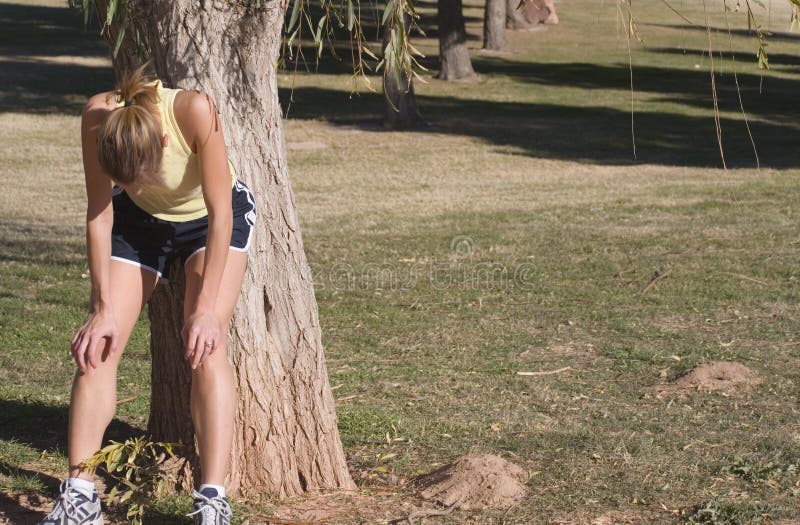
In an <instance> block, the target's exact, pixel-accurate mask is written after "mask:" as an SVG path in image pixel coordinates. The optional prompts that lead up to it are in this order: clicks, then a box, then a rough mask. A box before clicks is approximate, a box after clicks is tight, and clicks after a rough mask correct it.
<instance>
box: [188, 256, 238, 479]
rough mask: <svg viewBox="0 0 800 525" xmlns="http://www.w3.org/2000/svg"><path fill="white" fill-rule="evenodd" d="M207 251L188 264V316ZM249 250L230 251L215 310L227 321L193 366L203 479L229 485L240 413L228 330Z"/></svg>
mask: <svg viewBox="0 0 800 525" xmlns="http://www.w3.org/2000/svg"><path fill="white" fill-rule="evenodd" d="M204 255H205V252H203V251H201V252H198V253H197V254H195V255H194V256H193V257H191V258H190V259H189V260H188V261H187V262H186V297H187V300H186V303H185V310H184V319H185V318H187V317H188V316H189V314H190V313H191V311H192V306H193V305H192V304H191V300H192V298H196V297H197V294H198V291H199V290H200V285H201V284H202V274H203V264H204V261H205V258H204ZM246 267H247V254H246V253H242V252H237V251H235V250H230V251H229V253H228V260H227V263H226V264H225V271H224V272H223V275H222V282H221V283H220V286H219V293H218V294H217V302H216V305H215V312H216V314H217V317H218V319H219V320H220V322H221V323H222V334H223V336H222V337H221V340H220V341H219V342H218V343H217V347H216V350H215V351H214V353H212V354H211V355H210V356H209V357H207V358H206V360H205V363H204V364H203V365H202V366H198V367H197V368H196V369H194V370H192V399H191V407H192V420H193V421H194V428H195V433H196V434H197V444H198V447H199V449H200V468H201V475H202V477H201V479H202V483H209V484H213V485H224V484H225V476H226V474H227V473H228V466H229V463H230V455H231V444H232V442H233V418H234V414H235V413H236V403H237V396H236V386H235V383H234V375H233V367H232V366H231V364H230V361H229V360H228V346H227V328H228V323H229V321H230V319H231V316H232V315H233V308H234V306H235V305H236V301H237V299H238V297H239V293H240V292H241V290H242V281H243V280H244V272H245V268H246Z"/></svg>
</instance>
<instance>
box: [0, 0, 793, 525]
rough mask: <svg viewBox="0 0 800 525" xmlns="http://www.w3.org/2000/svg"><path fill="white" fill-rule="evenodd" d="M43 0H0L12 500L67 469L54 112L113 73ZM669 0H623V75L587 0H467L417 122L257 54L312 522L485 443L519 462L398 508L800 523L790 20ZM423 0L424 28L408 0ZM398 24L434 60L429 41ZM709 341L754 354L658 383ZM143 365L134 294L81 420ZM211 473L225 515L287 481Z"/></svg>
mask: <svg viewBox="0 0 800 525" xmlns="http://www.w3.org/2000/svg"><path fill="white" fill-rule="evenodd" d="M729 4H731V7H732V8H733V7H735V6H734V5H733V3H731V2H729ZM61 5H62V4H61V3H60V2H58V1H55V0H52V1H51V0H37V1H29V2H26V3H25V5H18V4H10V3H5V2H3V3H2V4H0V71H2V75H0V112H2V113H0V137H1V138H2V140H0V183H1V184H2V191H1V192H0V516H5V519H6V520H7V521H9V522H10V523H28V522H31V521H35V519H36V518H37V517H40V516H41V515H42V514H41V509H42V508H44V507H46V506H47V504H48V501H49V498H51V497H52V496H53V494H54V490H55V489H56V487H57V484H58V478H59V477H60V476H62V475H63V474H64V472H65V468H66V460H65V456H64V454H65V449H64V446H65V436H64V434H65V427H66V418H67V406H68V401H69V386H70V382H71V376H72V371H73V364H72V362H71V360H70V356H69V354H68V351H67V346H68V341H69V339H70V337H71V335H72V334H73V331H74V329H75V328H76V326H77V325H78V324H79V323H80V321H81V320H82V318H83V316H84V314H85V311H86V305H87V297H88V290H89V281H88V279H87V268H86V264H85V257H84V252H83V224H82V220H83V209H82V206H83V202H84V194H83V188H82V171H81V159H80V148H79V140H78V130H79V113H80V108H81V106H82V104H83V101H84V100H85V98H86V97H87V96H88V95H90V94H92V93H94V92H97V91H101V90H106V89H107V88H108V87H109V86H110V83H111V81H112V76H111V72H110V68H109V61H108V59H107V54H106V52H105V50H104V48H103V47H102V45H101V44H100V43H99V41H98V40H97V38H95V37H93V36H92V35H86V34H84V33H83V31H82V29H81V15H80V14H76V13H74V12H70V11H68V10H67V9H65V8H63V7H61ZM671 5H673V6H674V7H675V8H676V9H678V10H679V11H680V12H681V14H682V15H683V17H685V19H683V18H681V17H679V16H678V15H676V14H675V13H673V12H672V11H671V10H670V9H669V8H668V7H667V5H666V4H665V3H661V2H649V3H644V2H642V3H638V2H635V3H634V15H635V17H636V19H637V22H638V24H637V29H638V36H639V37H640V38H641V41H640V40H638V39H636V38H634V39H633V41H632V43H631V62H632V65H633V85H634V91H633V93H631V91H630V86H629V64H628V60H629V55H628V46H627V39H626V34H625V26H626V24H625V23H624V22H623V21H621V19H620V14H619V12H618V8H617V3H616V2H613V1H610V0H609V1H605V2H604V1H602V0H575V1H570V2H562V3H558V4H557V6H558V8H559V10H560V11H559V15H560V18H561V24H560V25H558V26H556V27H547V28H546V29H543V30H540V31H533V32H518V33H513V34H512V35H511V37H510V38H511V52H510V53H508V54H506V55H487V54H482V53H481V52H480V44H481V39H480V34H481V17H482V9H481V8H480V6H479V5H478V3H476V2H473V1H468V2H467V7H466V10H465V14H466V17H467V24H468V30H469V40H468V43H469V46H470V49H471V52H472V57H473V60H474V65H475V68H476V70H477V71H478V72H479V75H480V76H479V78H478V79H477V80H476V81H473V82H464V83H444V82H442V81H438V80H436V79H434V78H431V77H430V76H427V77H426V78H425V80H426V81H425V82H418V83H417V85H416V89H417V93H418V100H419V106H420V110H421V112H422V114H423V116H424V117H425V119H426V121H427V122H428V123H429V125H428V126H426V127H425V128H423V129H421V130H418V131H414V132H387V131H384V130H383V129H382V128H381V125H380V120H379V117H380V114H381V110H382V105H381V102H382V99H381V96H380V94H378V93H374V92H370V91H369V90H368V89H367V88H365V87H364V86H363V85H360V87H359V88H358V91H357V93H354V92H353V81H352V76H351V75H350V73H349V71H348V67H349V66H348V64H346V63H345V64H337V63H335V62H334V61H333V60H332V59H330V58H326V59H324V60H323V62H322V63H321V64H320V65H319V67H318V68H317V67H316V66H315V65H314V64H308V65H307V67H306V66H304V65H303V64H300V66H299V68H298V72H297V73H296V74H294V73H293V72H292V71H291V70H287V71H283V72H282V73H281V74H280V85H281V100H282V103H283V107H284V109H288V117H287V120H286V121H285V127H286V137H287V141H288V145H287V147H288V158H289V171H290V175H291V181H292V186H293V190H294V193H295V198H296V204H297V210H298V214H299V217H300V223H301V225H302V233H303V240H304V244H305V250H306V254H307V256H308V259H309V262H310V264H311V266H312V268H313V272H314V278H315V285H316V296H317V301H318V304H319V310H320V319H321V325H322V330H323V342H324V346H325V353H326V358H327V364H328V370H329V373H330V381H331V385H332V387H333V388H334V394H335V396H336V397H337V412H338V417H339V429H340V432H341V437H342V439H343V442H344V446H345V449H346V452H347V457H348V460H349V463H350V467H351V472H352V473H353V476H354V479H355V480H356V481H357V483H358V485H359V488H360V494H361V496H363V498H364V499H362V500H358V502H357V504H355V505H353V506H351V507H350V508H349V510H348V511H347V512H348V515H347V516H346V517H342V516H341V515H340V516H339V517H335V516H333V515H331V516H330V517H329V519H328V520H327V521H323V522H327V523H353V524H355V523H389V522H390V520H392V519H399V518H402V517H403V516H404V513H403V512H407V511H408V509H409V508H410V507H400V506H392V505H390V504H388V503H387V504H385V505H384V504H380V503H370V502H371V501H380V500H379V499H370V498H378V497H379V496H380V495H385V496H386V498H387V499H386V501H387V502H388V501H390V500H391V501H403V500H405V501H407V502H413V504H414V506H416V507H419V506H422V503H421V502H419V501H418V500H417V499H414V496H413V495H412V494H411V489H410V484H409V483H408V481H409V480H411V479H412V478H413V477H414V476H416V475H418V474H421V473H424V472H429V471H431V470H433V469H434V468H436V467H437V466H440V465H442V464H444V463H447V462H449V461H452V460H454V459H456V458H458V457H460V456H462V455H464V454H467V453H479V452H489V453H493V454H497V455H500V456H502V457H503V458H505V459H507V460H509V461H511V462H513V463H516V464H517V465H519V466H521V467H522V468H523V469H524V470H525V472H526V473H527V475H526V480H525V482H526V486H527V495H526V496H525V498H524V499H523V500H522V501H521V503H520V504H519V505H518V506H516V507H514V508H512V509H510V510H504V511H479V510H471V511H467V510H456V511H455V512H453V513H452V514H450V515H447V516H442V517H436V518H427V519H426V521H425V523H442V524H456V523H480V524H501V523H502V524H553V525H555V524H567V523H574V524H589V523H596V524H612V523H631V524H639V523H642V524H650V523H653V524H678V523H705V524H712V525H722V524H751V523H752V524H768V523H783V524H789V523H800V521H798V520H800V511H798V509H800V412H799V409H800V406H799V405H798V394H800V359H799V358H800V339H798V328H800V315H798V314H800V309H798V295H799V292H800V288H799V286H800V281H798V279H800V270H799V269H798V247H800V234H798V227H797V226H798V224H799V223H800V208H799V207H798V195H799V194H800V191H799V190H800V180H799V179H798V175H800V169H799V168H800V156H799V155H798V144H800V140H799V139H800V118H799V117H800V112H798V93H800V34H798V33H797V32H790V30H789V29H790V28H789V18H788V8H787V5H788V3H787V2H784V1H779V0H772V1H771V2H770V1H769V0H767V3H766V4H765V5H764V7H760V6H758V5H755V4H754V9H755V11H756V15H757V16H758V21H759V23H760V24H762V25H763V27H764V28H766V29H769V30H770V31H771V32H772V35H771V36H770V37H769V41H768V43H769V45H768V48H767V50H768V52H769V57H770V58H769V60H770V66H771V69H770V70H769V71H766V72H765V71H759V70H758V68H757V64H756V60H755V52H756V49H757V46H758V44H757V40H756V38H755V37H754V36H753V34H752V33H750V32H748V30H747V20H746V17H745V16H744V14H743V12H742V9H743V5H741V6H740V9H739V10H738V11H732V12H730V13H729V14H728V22H729V23H730V27H731V30H730V31H729V30H728V25H727V24H728V22H726V19H725V16H724V12H723V11H722V7H721V6H722V2H719V1H716V2H708V16H709V26H710V30H709V31H706V28H705V25H704V12H703V4H700V3H694V2H675V3H673V4H671ZM421 6H422V12H423V14H424V16H425V19H424V21H423V25H424V26H425V28H426V29H427V30H428V37H430V36H431V35H434V32H433V29H434V28H433V27H432V26H431V24H430V23H429V22H425V20H427V21H430V20H431V17H432V13H433V8H434V5H433V4H431V3H426V2H423V3H422V4H421ZM709 39H710V41H711V45H712V47H713V49H714V53H713V64H714V68H715V71H716V72H717V74H718V75H717V77H716V88H717V91H718V97H719V108H720V112H719V123H720V126H721V130H722V142H723V146H724V152H725V160H726V163H727V167H728V169H727V170H723V169H721V166H722V161H721V158H720V152H719V147H718V144H717V136H716V131H715V121H714V111H713V101H712V92H711V79H710V75H709V65H710V64H709V55H708V53H707V49H708V45H709ZM416 41H417V42H418V44H419V47H420V49H421V50H422V52H423V53H425V54H426V55H427V58H426V60H425V61H424V62H423V63H426V64H429V65H432V66H435V56H436V53H437V47H436V44H435V41H434V40H433V39H431V38H422V37H417V38H416ZM732 50H733V51H734V52H735V53H734V54H735V57H736V61H735V66H736V72H737V75H736V76H734V74H733V73H734V71H733V64H734V62H733V60H732V58H733V56H734V54H732V53H731V51H732ZM737 80H738V85H739V88H740V92H741V96H742V101H743V104H744V109H745V111H746V114H747V116H748V118H749V127H750V130H751V132H752V138H753V140H754V142H755V146H756V148H757V151H758V159H759V165H760V167H759V168H757V164H756V158H755V155H754V152H753V146H752V145H751V142H750V137H749V134H748V133H747V128H746V126H745V121H744V118H743V115H742V112H741V110H740V108H739V98H738V96H737V90H736V81H737ZM373 84H374V85H375V86H378V85H379V81H378V80H377V79H376V78H374V77H373ZM290 100H291V101H292V102H291V104H289V101H290ZM632 100H633V109H634V111H635V113H634V120H633V122H634V131H635V144H636V158H635V159H634V155H633V145H632V142H633V141H632V139H633V137H632V133H631V114H630V111H631V104H632ZM707 361H731V362H737V363H740V364H742V365H745V366H747V367H749V368H750V369H751V370H752V371H754V373H756V374H758V376H759V377H760V378H761V382H758V381H751V382H750V384H746V385H743V386H740V387H738V388H735V389H731V390H723V391H714V392H705V391H701V390H698V391H696V392H688V393H685V394H684V395H672V394H671V395H666V396H665V395H661V394H660V388H661V387H663V386H665V385H667V386H669V385H671V384H673V382H674V381H676V380H677V379H678V378H679V377H680V375H681V374H682V373H683V372H685V371H687V370H690V369H691V368H692V367H694V366H696V365H698V364H700V363H703V362H707ZM566 367H568V368H566ZM558 370H561V371H560V372H558V373H552V374H548V375H533V376H531V375H520V374H518V372H553V371H558ZM149 377H150V376H149V358H148V331H147V322H146V316H144V317H143V318H142V322H141V323H140V325H139V327H138V329H137V331H136V332H135V334H134V336H133V338H132V340H131V343H130V345H129V347H128V349H127V350H126V356H125V358H124V360H123V365H122V368H121V370H120V375H119V389H120V392H119V400H120V403H119V409H118V415H117V419H116V420H115V422H114V423H113V425H112V427H111V429H110V430H109V435H108V437H117V438H118V437H123V436H126V435H131V434H135V433H137V432H141V431H142V429H143V428H144V426H145V424H146V417H147V413H148V403H149V385H148V383H149ZM235 503H236V507H237V509H239V513H238V516H239V518H240V522H248V521H249V522H250V523H259V522H263V519H262V520H261V521H259V518H258V516H259V515H268V514H270V513H276V512H278V511H279V510H280V509H281V508H283V509H284V510H285V509H287V508H289V507H291V505H294V507H292V508H297V509H301V508H303V505H304V503H303V501H302V500H297V501H294V502H291V505H289V507H287V506H286V503H285V502H284V503H282V502H278V501H276V500H266V501H263V502H251V501H236V502H235ZM329 503H330V504H331V505H335V502H329ZM187 504H188V499H187V498H186V497H185V496H179V497H175V498H165V499H163V500H160V501H158V502H156V503H154V505H153V507H152V508H151V509H150V510H149V511H148V515H147V516H148V520H147V523H187V522H188V521H187V518H183V517H182V514H183V513H184V512H185V511H186V510H185V509H186V506H187ZM425 505H426V506H428V507H430V506H432V504H431V503H427V504H425ZM401 510H403V512H400V511H401ZM300 515H301V513H299V511H298V514H297V516H300ZM3 519H4V518H0V522H2V520H3ZM792 520H794V521H792Z"/></svg>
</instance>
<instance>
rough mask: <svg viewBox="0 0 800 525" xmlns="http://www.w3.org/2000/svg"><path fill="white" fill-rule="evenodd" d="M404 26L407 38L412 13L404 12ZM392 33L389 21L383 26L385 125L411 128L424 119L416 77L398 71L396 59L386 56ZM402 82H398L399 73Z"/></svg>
mask: <svg viewBox="0 0 800 525" xmlns="http://www.w3.org/2000/svg"><path fill="white" fill-rule="evenodd" d="M403 27H404V28H405V32H406V38H408V35H409V34H410V33H411V15H409V14H408V13H403ZM390 39H391V34H390V31H389V23H388V21H387V23H386V25H385V26H384V28H383V50H384V57H385V58H386V59H387V60H386V67H384V69H383V96H384V103H383V108H384V109H383V125H384V126H385V127H386V128H388V129H410V128H414V127H416V126H417V125H418V124H419V123H420V122H421V120H422V117H421V115H420V114H419V110H418V109H417V97H416V95H414V81H413V80H414V79H413V78H411V77H409V76H408V75H407V74H406V73H404V72H403V71H402V70H400V71H398V70H397V67H396V64H395V62H394V60H391V58H390V57H387V56H386V49H387V46H388V45H389V41H390ZM398 73H399V75H400V83H399V84H398V83H397V74H398Z"/></svg>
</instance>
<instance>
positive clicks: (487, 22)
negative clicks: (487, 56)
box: [483, 0, 508, 51]
mask: <svg viewBox="0 0 800 525" xmlns="http://www.w3.org/2000/svg"><path fill="white" fill-rule="evenodd" d="M507 45H508V41H507V40H506V0H486V9H485V11H484V14H483V49H489V50H491V51H502V50H504V49H505V48H506V46H507Z"/></svg>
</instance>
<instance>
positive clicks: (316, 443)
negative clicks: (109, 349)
mask: <svg viewBox="0 0 800 525" xmlns="http://www.w3.org/2000/svg"><path fill="white" fill-rule="evenodd" d="M262 4H263V5H262ZM120 5H122V6H124V12H123V11H121V10H120V9H121V8H120ZM96 6H97V11H98V15H99V17H100V20H101V21H105V22H106V24H107V27H106V28H105V31H104V33H105V35H106V38H107V40H108V42H109V43H110V44H112V45H113V46H114V47H116V46H119V50H118V51H119V52H118V54H116V55H115V58H114V70H115V72H116V73H117V74H119V72H120V71H121V70H123V69H125V68H130V67H133V66H134V65H136V64H139V63H140V62H141V61H142V60H143V59H145V58H147V59H151V60H152V64H153V66H154V68H155V71H154V72H155V74H157V75H158V77H159V78H161V79H163V80H164V82H165V84H166V85H168V86H173V87H180V88H184V89H200V90H203V91H205V92H207V93H209V94H210V95H211V96H212V97H213V98H214V99H215V101H216V102H217V105H218V110H219V117H220V121H221V123H222V126H223V129H224V132H225V138H226V142H227V145H228V153H229V156H230V157H231V159H232V160H233V163H234V165H235V166H236V168H237V172H238V176H239V177H240V178H242V179H243V180H244V181H245V182H246V183H247V184H248V185H250V187H251V188H252V189H253V192H254V193H255V195H256V198H257V200H258V202H257V205H258V209H259V213H258V221H257V225H256V231H255V237H254V240H253V245H252V252H251V258H250V265H249V268H248V270H247V273H246V276H245V282H244V287H243V292H242V296H241V298H240V300H239V302H238V304H237V306H236V309H235V313H234V317H233V321H232V323H231V327H230V331H229V338H228V341H229V349H230V352H231V356H232V359H233V363H234V367H235V369H236V381H237V385H238V389H239V395H240V401H239V406H238V411H237V414H236V421H235V432H234V445H233V457H232V465H231V472H230V479H229V486H230V490H231V491H232V492H236V491H237V490H239V491H242V490H245V489H246V491H257V492H265V491H266V492H271V493H274V494H278V495H280V496H291V495H295V494H299V493H302V492H303V491H306V490H309V489H314V488H323V487H342V488H354V487H355V484H354V483H353V481H352V479H351V477H350V473H349V472H348V469H347V465H346V461H345V455H344V451H343V449H342V444H341V441H340V438H339V433H338V429H337V418H336V413H335V409H334V399H333V395H332V392H331V389H330V385H329V382H328V372H327V369H326V365H325V359H324V355H323V349H322V344H321V340H320V326H319V320H318V312H317V303H316V299H315V296H314V288H313V282H312V278H311V271H310V268H309V265H308V263H307V261H306V257H305V253H304V251H303V242H302V236H301V234H300V227H299V225H298V221H297V215H296V213H295V205H294V197H293V195H292V189H291V185H290V182H289V178H288V175H287V169H286V150H285V145H284V136H283V127H282V123H281V113H280V107H279V104H278V88H277V79H276V68H275V65H276V64H277V62H278V58H279V54H280V46H281V41H282V29H283V22H284V13H285V10H286V7H287V2H286V0H278V1H277V2H269V3H267V2H263V3H262V2H252V3H249V4H248V3H247V2H244V3H242V2H228V1H221V0H213V1H209V2H204V3H198V2H194V1H192V0H149V1H145V0H128V2H125V3H122V4H120V3H118V2H116V1H115V0H97V1H96ZM124 32H127V33H128V35H129V36H132V37H133V38H119V37H120V36H123V33H124ZM169 277H170V279H171V284H169V285H168V286H162V287H159V288H160V289H159V291H158V292H157V293H156V294H155V295H154V296H153V298H152V299H151V301H150V310H149V311H150V321H151V334H152V336H151V337H152V339H151V350H152V358H153V371H152V378H153V381H152V404H151V413H150V420H149V424H148V430H149V431H150V432H151V433H152V434H153V437H154V439H156V440H159V441H180V442H182V443H188V444H193V443H194V431H193V428H192V423H191V419H190V415H189V370H188V367H187V365H186V364H185V361H184V360H183V359H182V357H181V355H182V350H181V347H182V343H181V340H180V337H179V333H180V328H181V324H182V311H183V308H182V301H183V289H184V287H183V270H182V268H181V267H180V265H179V264H178V265H176V266H174V267H173V268H172V269H171V270H170V275H169ZM186 448H187V449H188V450H185V452H186V454H185V457H184V458H183V460H182V461H181V462H180V464H178V465H176V470H177V471H178V472H179V473H180V474H181V477H182V480H183V482H184V485H185V486H188V485H190V484H191V483H192V477H193V476H194V475H195V474H196V468H195V466H196V456H195V454H194V449H193V447H191V446H190V447H186Z"/></svg>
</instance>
